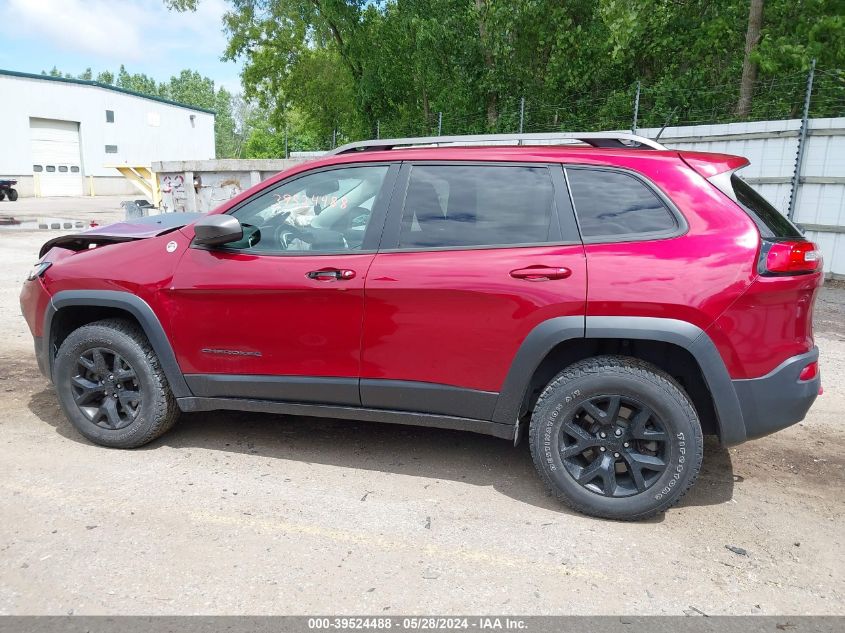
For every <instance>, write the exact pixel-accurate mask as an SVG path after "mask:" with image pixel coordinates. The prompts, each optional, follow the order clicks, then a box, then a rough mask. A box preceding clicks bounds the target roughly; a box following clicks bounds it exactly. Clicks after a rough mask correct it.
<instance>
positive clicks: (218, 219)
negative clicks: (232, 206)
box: [194, 213, 244, 246]
mask: <svg viewBox="0 0 845 633" xmlns="http://www.w3.org/2000/svg"><path fill="white" fill-rule="evenodd" d="M194 234H195V235H196V237H195V238H194V241H195V242H196V243H197V244H203V245H204V246H219V245H221V244H228V243H229V242H237V241H238V240H240V239H242V238H243V236H244V229H243V227H242V226H241V223H240V222H238V220H237V218H234V217H232V216H231V215H226V214H225V213H221V214H218V215H207V216H205V217H204V218H202V219H201V220H199V221H198V222H197V223H196V224H194Z"/></svg>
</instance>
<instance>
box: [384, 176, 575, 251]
mask: <svg viewBox="0 0 845 633" xmlns="http://www.w3.org/2000/svg"><path fill="white" fill-rule="evenodd" d="M553 200H554V189H553V186H552V181H551V176H550V174H549V170H548V169H547V168H546V167H523V166H519V165H512V166H511V165H507V166H498V165H415V166H414V167H413V168H412V169H411V176H410V180H409V183H408V191H407V194H406V196H405V205H404V210H403V214H402V227H401V229H400V233H399V248H440V247H457V248H460V247H471V246H504V245H514V244H537V243H545V242H549V241H557V240H559V228H558V225H557V223H556V222H552V210H553Z"/></svg>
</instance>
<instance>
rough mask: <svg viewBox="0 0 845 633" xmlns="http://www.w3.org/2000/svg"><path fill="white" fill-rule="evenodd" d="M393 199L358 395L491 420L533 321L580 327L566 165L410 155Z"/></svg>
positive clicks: (581, 269)
mask: <svg viewBox="0 0 845 633" xmlns="http://www.w3.org/2000/svg"><path fill="white" fill-rule="evenodd" d="M400 194H401V195H400ZM393 199H394V204H393V205H391V210H390V214H389V218H388V223H387V226H386V228H385V237H384V239H383V240H382V248H381V250H380V251H379V254H378V255H376V257H375V260H374V262H373V264H372V266H371V267H370V272H369V275H368V276H367V282H366V314H365V318H364V335H363V352H362V374H361V375H362V380H361V399H362V403H363V405H364V406H365V407H374V408H388V409H404V410H412V411H421V412H427V413H436V414H444V415H452V416H459V417H467V418H475V419H482V420H489V419H491V416H492V412H493V409H494V407H495V405H496V399H497V396H498V393H499V391H500V390H501V388H502V384H503V382H504V380H505V377H506V375H507V373H508V370H509V369H510V366H511V362H512V361H513V359H514V356H515V355H516V352H517V350H518V348H519V346H520V344H521V343H522V342H523V341H524V340H525V338H526V336H527V335H528V334H529V332H531V330H532V329H533V328H534V327H535V326H537V325H538V324H540V323H541V322H543V321H545V320H547V319H550V318H555V317H572V318H573V320H574V321H573V322H574V323H575V324H576V327H583V319H584V314H585V301H586V292H587V275H586V260H585V256H584V248H583V245H582V244H581V241H580V237H579V235H578V230H577V226H576V223H575V219H574V214H573V213H572V208H571V203H570V202H569V198H568V194H567V192H566V184H565V181H564V179H563V171H562V169H561V166H560V165H551V166H550V165H545V164H528V165H525V164H519V165H516V164H512V165H501V164H486V165H485V164H469V163H463V164H442V163H440V164H437V163H424V162H420V163H416V164H413V165H411V164H406V165H405V166H403V171H402V173H401V174H400V176H399V179H398V181H397V192H396V195H394V197H393ZM561 207H562V208H561Z"/></svg>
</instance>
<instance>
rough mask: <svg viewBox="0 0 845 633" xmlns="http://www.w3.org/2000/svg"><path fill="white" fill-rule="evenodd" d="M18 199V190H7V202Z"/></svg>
mask: <svg viewBox="0 0 845 633" xmlns="http://www.w3.org/2000/svg"><path fill="white" fill-rule="evenodd" d="M17 199H18V190H17V189H9V201H10V202H14V201H15V200H17Z"/></svg>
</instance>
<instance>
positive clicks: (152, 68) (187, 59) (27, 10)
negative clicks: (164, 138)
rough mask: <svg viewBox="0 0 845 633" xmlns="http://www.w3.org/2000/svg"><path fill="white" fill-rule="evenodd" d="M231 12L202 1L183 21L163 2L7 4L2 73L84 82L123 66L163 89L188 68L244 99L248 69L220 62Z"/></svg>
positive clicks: (2, 15) (2, 17)
mask: <svg viewBox="0 0 845 633" xmlns="http://www.w3.org/2000/svg"><path fill="white" fill-rule="evenodd" d="M227 6H228V5H227V3H226V2H225V0H200V3H199V8H198V9H197V11H196V13H177V12H175V11H169V10H168V9H167V8H166V7H165V6H164V2H163V1H162V0H0V24H3V25H4V26H3V27H0V68H2V69H4V70H16V71H21V72H28V73H40V72H41V71H42V70H44V71H47V72H49V71H50V69H51V68H52V67H53V66H56V67H57V68H58V69H59V70H60V71H62V73H71V74H73V75H74V76H76V75H78V74H80V73H82V72H84V71H85V69H86V68H89V67H90V68H91V70H92V71H93V72H94V74H95V75H96V74H97V73H98V72H101V71H104V70H110V71H112V72H114V73H116V72H117V70H118V68H120V65H121V64H123V65H124V66H126V70H127V71H129V72H130V73H144V74H147V75H150V76H151V77H153V78H154V79H156V80H157V81H167V80H168V79H170V77H171V76H172V75H177V74H178V73H179V71H180V70H182V69H184V68H188V69H191V70H197V71H199V72H200V74H202V75H205V76H207V77H210V78H211V79H213V80H214V82H215V85H217V86H220V85H222V86H225V87H226V89H228V90H230V91H232V92H240V91H241V90H240V79H239V73H240V64H238V63H235V62H223V61H220V57H221V56H222V54H223V50H224V48H225V46H226V36H225V35H224V34H223V30H222V29H223V22H222V16H223V14H224V13H225V12H226V10H227Z"/></svg>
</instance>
